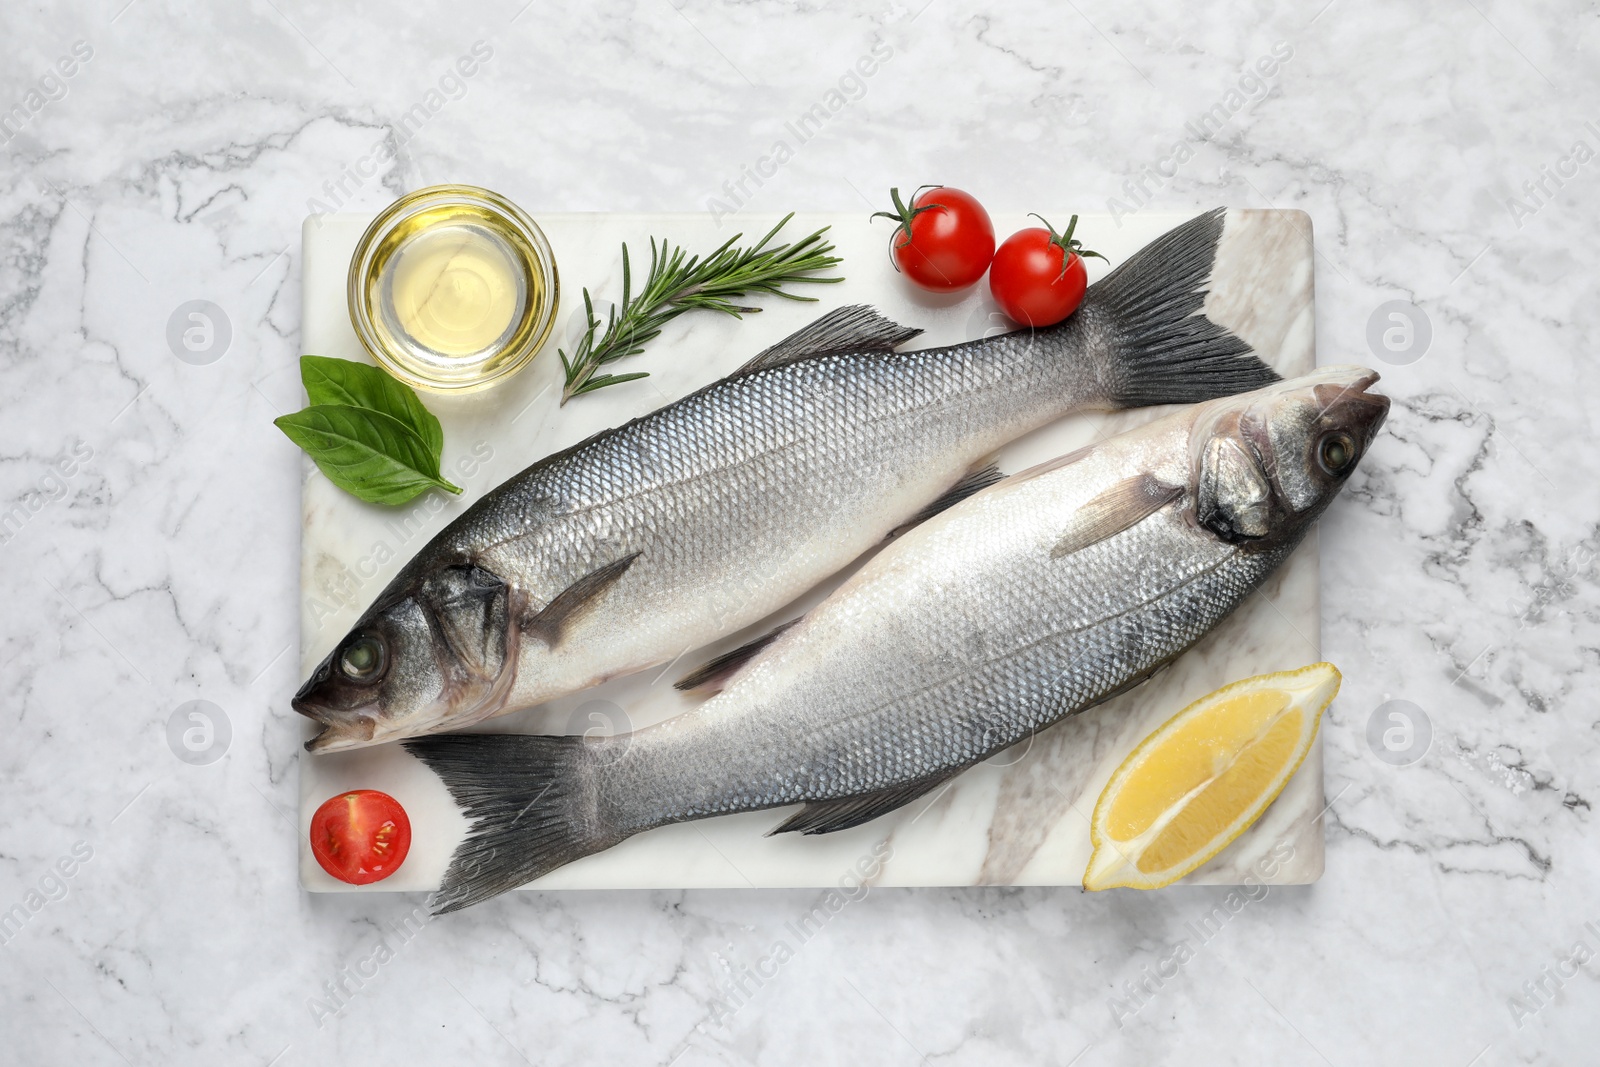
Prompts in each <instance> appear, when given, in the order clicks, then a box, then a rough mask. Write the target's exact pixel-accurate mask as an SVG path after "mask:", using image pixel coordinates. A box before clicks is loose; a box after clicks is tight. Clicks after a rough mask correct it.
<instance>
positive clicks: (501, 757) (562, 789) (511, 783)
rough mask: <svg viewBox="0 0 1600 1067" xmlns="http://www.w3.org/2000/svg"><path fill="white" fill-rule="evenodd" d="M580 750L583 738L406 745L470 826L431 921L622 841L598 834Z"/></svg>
mask: <svg viewBox="0 0 1600 1067" xmlns="http://www.w3.org/2000/svg"><path fill="white" fill-rule="evenodd" d="M585 744H586V742H585V739H584V738H582V737H577V736H545V735H539V734H445V735H441V736H439V737H425V738H417V739H414V740H410V741H406V742H404V745H405V749H406V751H407V752H409V753H411V754H412V755H413V756H416V757H417V758H418V759H420V760H422V762H423V763H426V764H427V765H428V767H429V768H430V769H432V770H433V772H434V773H435V774H437V775H438V776H439V777H440V779H441V780H443V782H444V784H445V788H447V789H449V790H450V795H451V796H452V797H454V798H455V801H456V803H457V804H458V805H459V806H460V808H461V810H462V812H463V813H464V814H465V815H466V816H467V818H469V819H471V820H472V828H471V829H470V830H469V831H468V832H467V837H466V840H464V841H462V842H461V844H460V845H459V846H457V848H456V851H455V854H454V855H453V856H451V857H450V866H449V867H448V868H447V869H446V870H445V872H444V878H443V880H441V881H440V883H439V890H438V892H436V893H434V894H433V896H432V897H430V898H429V900H428V904H429V906H430V907H432V908H433V909H434V914H435V915H442V914H444V913H445V912H447V911H458V910H460V909H461V908H465V907H467V906H468V905H470V904H476V903H478V902H479V901H483V900H487V899H489V898H490V897H492V896H497V895H498V894H500V893H504V892H505V891H506V890H508V889H515V888H516V887H517V886H519V885H522V884H523V883H524V882H529V881H532V880H533V879H535V878H539V877H541V876H543V875H545V874H548V873H550V872H551V871H553V870H555V869H556V868H557V867H561V866H563V865H565V864H568V863H571V862H572V861H573V860H575V859H578V858H579V857H581V856H587V855H589V854H591V853H594V852H600V851H602V850H604V849H607V848H610V847H611V846H612V845H614V844H616V842H617V841H619V840H621V837H619V836H618V835H617V834H615V833H613V832H609V831H606V830H604V829H602V828H600V827H599V826H597V824H596V821H595V817H594V814H593V798H592V797H586V796H585V790H584V788H583V787H584V784H585V782H584V776H583V770H584V766H585V760H584V757H585V747H584V746H585ZM586 800H587V803H585V801H586Z"/></svg>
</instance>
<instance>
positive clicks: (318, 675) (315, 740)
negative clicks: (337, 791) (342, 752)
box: [289, 656, 378, 752]
mask: <svg viewBox="0 0 1600 1067" xmlns="http://www.w3.org/2000/svg"><path fill="white" fill-rule="evenodd" d="M332 660H333V657H332V656H329V657H328V658H327V659H325V660H323V661H322V662H321V663H319V664H317V668H316V670H314V671H312V672H311V677H310V678H307V679H306V682H305V684H304V685H302V686H301V687H300V689H299V691H298V692H296V693H295V695H294V696H293V697H292V698H290V700H289V706H290V707H292V708H294V710H295V711H297V712H299V713H300V714H301V715H304V716H305V717H306V718H308V719H311V720H312V721H314V722H317V723H320V724H321V725H322V729H321V730H319V731H317V734H316V736H314V737H312V738H311V740H309V741H307V742H306V746H305V747H306V751H307V752H334V751H337V750H339V749H341V748H354V747H356V746H357V745H365V744H370V743H371V741H372V739H373V737H374V736H375V735H376V734H377V732H378V720H377V717H376V716H375V715H372V714H365V713H363V712H362V711H361V710H360V709H359V708H350V709H344V708H335V707H329V706H328V705H327V704H324V703H323V702H322V701H320V700H318V699H316V697H315V694H316V692H317V690H318V689H319V688H321V687H322V686H323V685H324V684H325V683H326V682H327V681H328V679H329V678H330V677H331V676H332V671H333V668H332Z"/></svg>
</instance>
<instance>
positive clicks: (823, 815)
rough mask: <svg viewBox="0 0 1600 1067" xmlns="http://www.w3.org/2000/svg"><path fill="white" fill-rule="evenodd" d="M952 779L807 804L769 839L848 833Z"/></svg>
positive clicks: (943, 777)
mask: <svg viewBox="0 0 1600 1067" xmlns="http://www.w3.org/2000/svg"><path fill="white" fill-rule="evenodd" d="M950 777H951V776H950V775H947V774H945V775H940V776H938V777H936V778H920V779H918V780H917V781H915V782H907V783H905V784H903V785H895V786H890V787H889V788H888V789H879V790H878V791H876V792H873V793H860V794H858V795H856V796H853V797H840V798H838V799H837V800H811V801H807V802H806V806H805V807H803V808H801V809H800V810H799V811H797V812H795V813H794V814H793V815H791V816H789V817H788V818H787V819H785V820H784V821H783V822H781V823H779V824H778V825H777V826H775V827H773V828H772V829H771V830H768V831H767V836H768V837H771V836H772V835H773V834H789V833H802V834H831V833H834V832H835V831H838V830H848V829H850V828H851V827H852V826H860V825H861V824H862V823H864V822H871V821H872V820H873V819H876V818H877V817H878V816H880V815H887V814H888V813H889V812H891V811H894V810H895V809H896V808H901V807H904V806H905V805H907V804H909V803H911V802H912V801H913V800H915V799H917V798H918V797H920V796H922V794H924V793H926V792H928V790H930V789H932V788H933V787H934V786H936V785H939V784H940V783H941V782H944V781H946V780H948V779H949V778H950Z"/></svg>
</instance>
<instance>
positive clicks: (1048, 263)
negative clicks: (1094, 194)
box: [989, 215, 1106, 326]
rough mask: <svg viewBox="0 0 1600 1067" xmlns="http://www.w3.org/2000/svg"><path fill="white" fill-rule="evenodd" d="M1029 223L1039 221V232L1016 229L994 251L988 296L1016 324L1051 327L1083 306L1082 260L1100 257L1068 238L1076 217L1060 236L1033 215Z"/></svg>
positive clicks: (1086, 283)
mask: <svg viewBox="0 0 1600 1067" xmlns="http://www.w3.org/2000/svg"><path fill="white" fill-rule="evenodd" d="M1034 218H1036V219H1039V221H1040V222H1044V229H1042V230H1041V229H1039V228H1038V227H1037V226H1035V227H1031V228H1029V229H1026V230H1018V231H1017V232H1016V233H1014V234H1012V235H1011V236H1010V237H1007V238H1006V240H1005V243H1004V244H1002V245H1001V246H1000V247H999V249H998V250H996V251H995V254H994V262H993V263H992V264H990V266H989V291H990V292H991V293H993V294H994V298H995V301H996V302H997V303H998V304H999V305H1000V310H1002V311H1004V312H1005V313H1006V314H1007V315H1009V316H1011V318H1013V319H1015V320H1016V321H1017V322H1020V323H1021V324H1022V325H1024V326H1054V325H1055V324H1056V323H1058V322H1060V321H1062V320H1063V319H1065V318H1066V317H1067V316H1068V315H1071V314H1072V313H1073V312H1074V311H1077V310H1078V305H1079V304H1081V303H1083V291H1084V290H1085V289H1087V288H1088V286H1089V272H1088V270H1087V269H1086V268H1085V267H1084V265H1083V259H1084V257H1085V256H1098V257H1099V258H1101V259H1105V258H1106V257H1105V256H1102V255H1100V253H1099V252H1090V251H1088V250H1087V249H1085V248H1084V247H1083V242H1081V241H1077V240H1074V239H1073V237H1072V231H1073V230H1074V229H1075V228H1077V225H1078V216H1076V215H1074V216H1072V221H1071V222H1070V223H1068V224H1067V232H1066V233H1064V234H1063V233H1056V231H1055V228H1054V227H1052V226H1051V225H1050V224H1049V223H1048V222H1045V220H1044V219H1042V218H1040V217H1039V216H1038V215H1035V216H1034Z"/></svg>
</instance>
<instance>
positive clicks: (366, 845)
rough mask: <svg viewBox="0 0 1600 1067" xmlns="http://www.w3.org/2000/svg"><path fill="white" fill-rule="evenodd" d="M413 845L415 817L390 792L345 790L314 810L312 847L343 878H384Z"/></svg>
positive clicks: (364, 882)
mask: <svg viewBox="0 0 1600 1067" xmlns="http://www.w3.org/2000/svg"><path fill="white" fill-rule="evenodd" d="M410 850H411V820H410V819H409V818H407V816H406V809H405V808H402V807H401V806H400V802H399V801H398V800H396V799H395V798H394V797H392V796H390V795H389V794H388V793H380V792H378V791H377V790H376V789H357V790H354V791H352V792H349V793H340V794H339V795H338V796H336V797H331V798H329V799H328V800H325V801H323V804H322V806H321V807H320V808H318V809H317V813H316V814H315V815H313V816H311V853H312V855H314V856H316V857H317V862H318V863H320V864H322V869H323V870H325V871H327V872H328V873H329V874H331V875H333V876H334V877H335V878H337V879H339V880H340V881H341V882H349V883H350V884H351V885H368V884H370V883H372V882H377V881H381V880H383V879H385V878H387V877H389V876H390V875H391V874H393V873H394V872H395V871H396V870H398V869H399V867H400V864H402V863H404V862H405V859H406V853H407V852H409V851H410Z"/></svg>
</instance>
